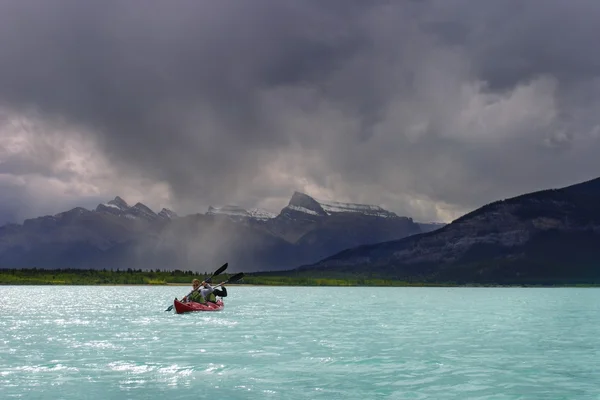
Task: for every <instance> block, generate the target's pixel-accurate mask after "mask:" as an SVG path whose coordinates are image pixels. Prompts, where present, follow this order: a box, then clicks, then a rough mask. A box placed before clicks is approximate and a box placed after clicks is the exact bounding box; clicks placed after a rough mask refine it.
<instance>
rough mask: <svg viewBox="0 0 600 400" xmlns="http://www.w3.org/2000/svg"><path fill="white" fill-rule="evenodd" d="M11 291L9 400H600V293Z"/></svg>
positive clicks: (3, 388) (3, 374) (2, 292)
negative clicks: (189, 306)
mask: <svg viewBox="0 0 600 400" xmlns="http://www.w3.org/2000/svg"><path fill="white" fill-rule="evenodd" d="M187 289H188V288H187V287H136V286H133V287H127V286H114V287H110V286H104V287H90V286H67V287H50V286H0V398H2V399H4V398H7V399H8V398H23V399H81V398H97V399H124V398H144V399H154V398H155V399H161V398H169V399H178V398H182V399H183V398H204V397H218V398H223V399H264V398H273V399H279V398H285V399H314V398H323V399H342V398H343V399H362V400H364V399H368V398H391V399H445V398H455V399H466V398H468V399H550V398H552V399H558V398H565V399H575V398H577V399H582V398H592V399H598V398H600V397H599V396H600V386H599V384H598V382H600V368H598V365H599V364H598V359H599V356H600V319H599V318H598V316H599V315H600V290H598V289H562V288H561V289H524V288H513V289H491V288H470V289H469V288H362V287H361V288H293V287H292V288H285V287H264V288H259V287H231V288H230V290H229V293H230V296H229V297H227V298H226V299H225V301H226V306H225V309H224V310H223V311H221V312H215V313H190V314H184V315H176V314H174V313H173V312H165V309H166V308H167V307H168V306H169V305H171V302H172V299H173V298H174V297H180V296H181V295H182V294H184V292H186V291H187Z"/></svg>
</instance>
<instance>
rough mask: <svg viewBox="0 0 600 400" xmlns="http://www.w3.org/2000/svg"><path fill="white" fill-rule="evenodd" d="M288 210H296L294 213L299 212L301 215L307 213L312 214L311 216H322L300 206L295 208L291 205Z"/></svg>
mask: <svg viewBox="0 0 600 400" xmlns="http://www.w3.org/2000/svg"><path fill="white" fill-rule="evenodd" d="M286 208H287V209H288V210H294V211H298V212H301V213H305V214H310V215H321V214H319V213H318V212H316V211H313V210H310V209H308V208H305V207H300V206H294V205H289V206H287V207H286Z"/></svg>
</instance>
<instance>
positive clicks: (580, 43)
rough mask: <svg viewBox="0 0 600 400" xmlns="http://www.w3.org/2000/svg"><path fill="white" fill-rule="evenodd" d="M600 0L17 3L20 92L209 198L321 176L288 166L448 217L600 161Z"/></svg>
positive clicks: (8, 87) (4, 39) (6, 37)
mask: <svg viewBox="0 0 600 400" xmlns="http://www.w3.org/2000/svg"><path fill="white" fill-rule="evenodd" d="M599 9H600V5H599V3H598V2H595V1H584V0H580V1H576V2H564V1H554V0H549V1H541V0H540V1H535V0H532V1H529V2H518V1H503V2H497V1H466V0H464V1H463V0H458V1H450V0H440V1H412V2H393V1H376V2H363V1H312V0H311V1H267V0H253V1H218V2H214V1H177V2H164V1H144V2H116V1H103V2H82V1H27V2H25V1H4V2H2V3H0V38H1V39H0V104H3V105H4V106H6V107H7V108H8V109H11V110H19V109H21V108H23V107H30V106H32V105H34V106H36V107H37V109H38V110H40V112H42V113H46V114H47V115H48V116H49V117H51V118H54V117H56V116H59V117H61V118H64V119H65V120H66V121H69V122H71V123H73V124H77V125H78V126H81V127H85V129H86V131H87V132H88V133H89V134H90V135H93V138H94V140H95V143H96V144H97V145H98V146H99V147H98V149H99V151H101V152H102V153H103V154H105V155H106V156H107V157H108V158H109V160H110V162H111V163H112V164H113V165H115V166H117V168H118V169H119V170H120V171H122V173H123V174H126V173H135V174H140V173H141V174H142V175H143V176H145V177H147V178H151V179H155V180H157V181H164V182H167V183H168V184H169V185H170V187H171V188H172V190H173V193H174V196H175V198H176V199H177V201H179V202H180V204H182V205H187V207H188V210H189V211H201V207H200V206H199V205H200V204H202V205H203V206H206V205H207V204H210V203H213V204H214V203H225V202H230V201H238V202H243V201H250V200H248V199H259V198H261V197H289V195H290V194H291V191H292V190H294V189H301V188H297V187H294V185H295V184H296V182H295V181H294V180H293V179H291V178H290V179H287V180H286V177H285V175H284V176H283V177H280V178H278V179H279V180H277V179H275V178H273V176H272V175H273V169H275V170H276V171H282V172H286V173H287V174H288V176H291V177H293V176H298V177H302V178H304V179H306V180H308V181H310V182H311V183H312V184H314V185H317V186H320V187H322V188H324V189H326V190H328V191H329V192H332V193H334V194H335V195H336V196H340V197H344V198H348V199H350V200H354V201H369V202H376V203H385V204H387V205H389V206H390V207H391V208H393V209H394V210H396V211H398V212H400V213H406V214H410V215H417V216H418V217H421V218H426V219H436V218H439V217H440V215H441V214H440V213H439V212H438V211H435V210H433V209H432V208H431V207H433V206H432V205H431V204H434V203H446V204H447V205H449V206H451V207H454V208H456V209H457V210H460V211H466V210H469V209H471V208H473V207H477V206H479V205H481V204H483V203H485V202H488V201H492V200H494V199H496V198H498V197H507V196H509V195H514V194H518V193H520V192H522V191H527V190H535V189H538V188H541V187H545V186H548V185H550V186H557V185H562V184H568V183H571V181H572V180H580V179H584V178H589V177H591V176H593V175H594V173H595V172H596V171H598V170H599V169H598V168H599V167H600V164H599V163H598V162H597V161H595V160H596V159H597V158H596V157H595V156H594V154H595V151H597V150H600V146H599V145H598V138H597V135H596V136H594V135H593V132H595V131H594V129H595V127H596V126H598V124H599V117H598V116H597V113H596V112H595V111H594V110H597V108H596V107H597V106H598V105H600V103H599V99H600V85H599V83H598V82H599V81H598V76H599V74H600V64H599V60H600V55H599V54H600V53H598V52H597V51H596V49H595V46H594V44H595V43H594V42H595V40H596V39H595V38H596V37H599V36H600V35H599V33H600V29H599V28H597V27H596V26H597V25H596V21H597V20H598V17H599V16H600V14H599ZM15 160H21V159H19V158H13V159H12V161H11V160H8V161H4V163H5V164H4V167H0V168H5V169H6V170H5V171H4V173H7V172H11V173H14V172H15V170H16V169H17V170H18V169H26V167H25V166H24V165H19V164H18V162H17V161H15ZM9 167H10V169H9ZM0 172H2V171H0ZM269 174H271V175H269ZM415 198H420V199H422V200H424V201H428V202H430V203H431V204H430V205H429V206H427V207H429V208H427V207H425V206H423V207H425V209H421V208H419V207H420V206H419V207H417V206H415V205H414V199H415ZM248 205H250V204H248ZM194 207H195V210H192V209H193V208H194ZM415 207H416V208H415ZM418 213H420V214H418Z"/></svg>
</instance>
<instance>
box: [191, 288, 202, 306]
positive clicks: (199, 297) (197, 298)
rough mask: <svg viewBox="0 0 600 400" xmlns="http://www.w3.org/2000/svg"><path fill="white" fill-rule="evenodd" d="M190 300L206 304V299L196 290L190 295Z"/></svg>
mask: <svg viewBox="0 0 600 400" xmlns="http://www.w3.org/2000/svg"><path fill="white" fill-rule="evenodd" d="M190 301H195V302H196V303H200V304H206V299H205V298H204V297H202V295H201V294H200V291H198V290H196V291H195V292H193V293H192V294H191V295H190Z"/></svg>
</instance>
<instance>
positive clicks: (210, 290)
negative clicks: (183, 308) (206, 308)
mask: <svg viewBox="0 0 600 400" xmlns="http://www.w3.org/2000/svg"><path fill="white" fill-rule="evenodd" d="M223 284H224V283H223V282H221V283H220V284H219V285H217V286H221V287H222V288H223V290H219V289H216V287H212V286H210V284H209V283H208V282H206V281H202V283H200V281H199V280H198V279H194V280H193V281H192V288H193V291H192V293H190V294H189V295H187V296H184V297H183V299H181V302H182V303H187V302H190V301H194V302H196V303H200V304H206V302H207V301H210V302H211V303H216V302H217V298H216V296H221V297H226V296H227V289H226V288H225V287H224V286H222V285H223Z"/></svg>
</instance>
